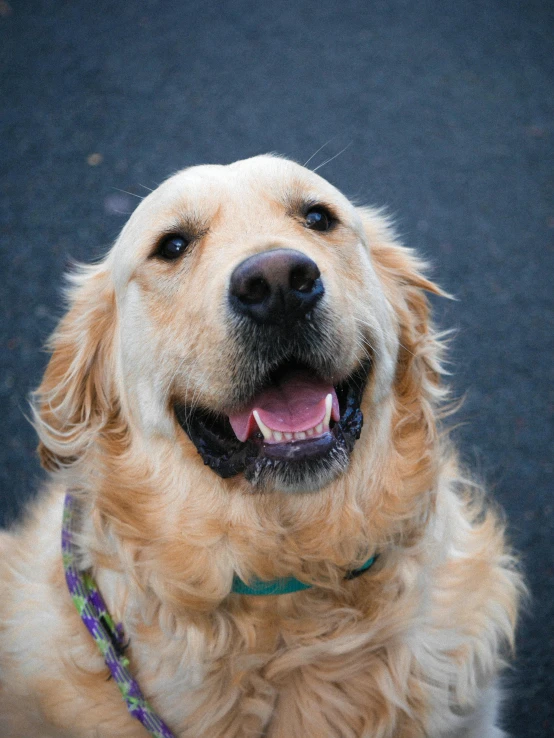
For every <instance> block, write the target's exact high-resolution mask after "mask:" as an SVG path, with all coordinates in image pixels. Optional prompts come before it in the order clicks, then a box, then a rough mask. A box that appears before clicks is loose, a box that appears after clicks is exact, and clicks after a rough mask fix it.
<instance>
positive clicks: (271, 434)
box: [254, 393, 333, 443]
mask: <svg viewBox="0 0 554 738" xmlns="http://www.w3.org/2000/svg"><path fill="white" fill-rule="evenodd" d="M332 410H333V395H332V394H331V393H329V394H328V395H327V397H326V398H325V417H324V419H323V421H322V422H321V423H319V425H316V426H315V428H308V429H307V430H305V431H297V432H296V433H289V432H287V431H284V432H282V431H278V430H272V429H271V428H268V427H267V425H266V424H265V423H264V421H263V420H262V419H261V418H260V414H259V413H258V411H257V410H254V418H255V420H256V423H257V424H258V428H259V429H260V430H261V432H262V434H263V437H264V440H265V441H274V442H277V443H279V442H280V441H282V440H283V438H284V439H285V440H286V441H292V440H294V441H304V440H306V438H309V437H311V436H313V435H319V434H321V433H323V432H324V431H327V430H329V423H330V422H331V412H332Z"/></svg>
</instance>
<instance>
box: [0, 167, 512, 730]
mask: <svg viewBox="0 0 554 738" xmlns="http://www.w3.org/2000/svg"><path fill="white" fill-rule="evenodd" d="M423 267H424V265H423V264H422V263H421V262H420V261H419V260H418V259H417V257H416V256H414V254H413V253H412V252H411V251H410V250H408V249H406V248H404V247H403V246H401V245H400V244H399V243H398V242H397V241H396V239H395V236H394V233H393V231H392V230H391V227H390V225H389V224H388V223H387V221H386V220H385V219H384V217H383V216H382V215H381V214H380V213H379V212H377V211H375V210H371V209H367V208H358V207H355V206H354V205H352V204H351V203H350V202H349V201H348V200H347V199H346V198H345V197H344V196H343V195H342V194H341V193H340V192H338V191H337V190H336V189H335V188H334V187H333V186H332V185H330V184H329V183H328V182H326V181H325V180H324V179H322V178H321V177H320V176H318V175H316V174H315V173H313V172H311V171H309V170H307V169H305V168H303V167H301V166H299V165H298V164H295V163H293V162H291V161H288V160H286V159H282V158H279V157H276V156H258V157H254V158H252V159H248V160H246V161H239V162H237V163H234V164H231V165H228V166H198V167H193V168H191V169H187V170H185V171H183V172H180V173H178V174H176V175H175V176H173V177H171V178H170V179H169V180H167V181H166V182H164V183H163V184H162V185H161V186H160V187H159V188H158V189H156V190H155V191H154V192H152V194H150V195H148V197H146V198H145V199H144V200H143V201H142V202H141V204H140V205H139V206H138V208H137V209H136V211H135V212H134V213H133V215H132V216H131V218H130V220H129V221H128V223H127V224H126V226H125V227H124V229H123V231H122V233H121V235H120V237H119V238H118V240H117V242H116V244H115V246H114V247H113V249H112V250H111V251H110V252H109V254H108V255H107V257H106V258H105V259H103V260H102V261H101V262H99V263H97V264H94V265H93V266H88V267H84V268H82V269H80V270H78V272H77V273H76V274H75V275H74V276H73V277H72V278H71V286H70V289H69V291H68V298H69V310H68V312H67V314H66V315H65V317H64V318H63V319H62V321H61V323H60V324H59V326H58V328H57V330H56V332H55V333H54V335H53V337H52V339H51V343H50V348H51V351H52V357H51V360H50V363H49V365H48V368H47V370H46V373H45V376H44V379H43V382H42V384H41V385H40V387H39V388H38V390H37V392H36V393H35V395H34V400H33V407H34V417H35V424H36V428H37V431H38V434H39V436H40V446H39V452H40V457H41V461H42V464H43V466H44V467H45V468H46V469H47V470H48V471H49V473H50V482H49V484H48V486H47V488H46V490H45V491H44V492H43V494H42V495H41V496H40V497H39V499H38V500H37V501H36V502H35V503H33V504H32V505H31V507H30V509H29V510H28V512H27V515H26V517H25V518H24V521H23V522H22V523H21V524H20V525H19V526H16V527H15V528H14V529H13V530H11V531H8V532H6V533H3V534H2V537H1V538H0V548H1V556H0V559H1V560H0V582H1V597H0V735H1V736H2V737H3V738H34V737H36V736H40V737H41V738H61V737H62V736H63V737H67V738H68V737H70V736H71V737H74V738H78V737H79V738H81V737H82V738H85V736H86V737H89V738H93V737H94V738H114V736H117V737H118V738H140V737H141V736H146V735H147V734H148V730H147V728H145V727H144V726H143V724H141V722H139V721H138V720H137V719H136V718H135V717H134V716H133V715H132V714H131V712H128V710H127V706H126V703H125V702H124V700H123V699H122V696H121V694H120V691H119V689H118V684H117V683H116V679H114V678H110V671H109V670H108V668H107V666H106V662H105V660H104V657H103V655H102V653H101V651H100V650H99V648H98V646H97V644H96V643H95V641H94V640H93V638H92V637H91V635H90V634H89V632H88V631H87V629H86V627H85V625H84V624H83V622H82V620H81V617H80V614H79V612H78V611H77V609H76V608H75V607H74V604H73V602H72V598H71V596H70V594H69V591H68V588H67V586H66V581H65V577H64V561H65V559H63V557H62V548H61V542H60V540H61V530H62V517H63V507H64V498H65V495H66V493H68V492H70V493H71V495H72V499H73V500H74V503H75V505H76V509H77V511H78V517H77V523H78V525H77V527H76V528H75V529H74V531H75V535H74V544H75V546H76V550H77V552H78V555H77V561H78V564H77V567H78V570H79V572H83V573H86V575H87V576H89V577H93V579H94V581H95V582H96V585H97V588H98V590H99V592H100V593H101V595H102V597H103V599H104V601H105V603H106V607H107V611H108V613H109V616H111V618H112V619H113V621H114V622H115V623H119V624H120V626H119V631H118V632H120V633H121V634H123V633H124V636H123V635H122V638H123V639H124V641H125V643H124V645H123V644H122V643H120V644H119V645H118V648H119V652H120V653H124V655H125V663H128V669H129V672H130V673H131V674H132V676H133V679H135V680H136V682H137V683H138V684H139V685H140V689H141V690H142V693H143V695H144V696H145V698H146V699H147V700H148V702H149V704H150V706H151V708H152V710H153V711H154V712H155V713H156V715H157V716H158V717H159V718H160V719H161V720H163V721H164V723H165V725H166V726H168V729H169V730H170V731H171V733H167V734H168V735H169V734H172V735H174V736H175V737H176V738H185V737H186V738H235V737H236V738H239V737H240V738H245V737H252V738H253V737H255V736H258V737H260V738H261V737H262V736H263V737H264V738H306V737H308V736H309V737H311V738H424V737H425V738H439V737H441V738H446V737H447V736H448V737H449V738H462V736H463V737H464V738H493V737H494V738H499V737H500V736H503V735H504V733H503V731H502V730H501V728H500V727H499V726H498V707H499V693H500V689H499V685H498V674H499V671H500V669H501V668H502V666H503V664H504V662H505V658H506V656H507V655H509V653H510V647H511V645H512V643H513V637H514V628H515V623H516V616H517V610H518V602H519V599H520V593H521V591H522V584H521V579H520V575H519V573H518V570H517V565H516V563H515V562H514V559H513V557H512V555H511V554H510V552H509V550H508V548H507V545H506V543H505V539H504V523H503V522H502V518H501V516H499V514H498V513H497V512H496V511H495V510H494V509H493V508H492V507H491V506H490V505H487V504H486V503H485V501H484V498H483V495H482V494H481V493H480V492H479V489H478V488H476V486H475V485H474V484H473V483H471V481H468V478H467V476H466V475H465V474H464V473H463V472H462V471H461V470H460V468H459V466H458V462H457V460H456V452H455V450H454V449H453V448H452V445H451V443H450V442H449V440H448V438H447V434H446V432H445V431H444V430H441V428H440V418H441V417H443V415H444V412H445V409H444V408H445V398H446V388H445V387H444V386H443V384H442V382H441V376H442V374H443V370H442V364H441V362H442V359H443V356H442V347H441V341H440V336H438V335H437V333H436V331H434V329H433V327H432V325H431V323H430V316H429V303H428V299H427V297H426V293H429V292H431V293H440V290H439V289H438V287H437V286H436V285H435V284H433V282H431V281H430V280H429V279H428V277H426V276H425V274H424V272H425V270H424V268H423ZM362 425H363V427H362ZM72 540H73V539H72ZM79 576H80V574H79ZM87 581H88V580H87ZM237 582H238V588H237ZM275 582H277V583H278V584H279V582H281V583H282V582H285V584H286V583H288V584H291V583H292V586H291V588H289V589H287V588H286V587H285V589H284V591H280V590H278V591H277V593H275V594H262V593H261V592H259V591H257V590H256V591H255V592H252V591H249V590H248V587H250V588H252V589H254V588H255V587H257V586H259V587H261V588H262V589H263V587H265V586H267V587H269V591H272V590H271V586H273V584H274V583H275ZM288 584H287V586H288ZM241 586H242V587H243V589H242V591H241ZM279 586H281V585H279ZM245 589H246V591H245ZM112 673H113V672H112ZM151 734H152V735H156V733H155V732H154V731H153V730H152V731H151ZM158 734H160V735H161V733H158Z"/></svg>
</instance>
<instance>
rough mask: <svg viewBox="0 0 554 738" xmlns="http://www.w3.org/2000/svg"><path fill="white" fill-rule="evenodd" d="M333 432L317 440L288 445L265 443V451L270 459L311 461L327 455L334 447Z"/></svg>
mask: <svg viewBox="0 0 554 738" xmlns="http://www.w3.org/2000/svg"><path fill="white" fill-rule="evenodd" d="M333 443H334V438H333V434H332V432H330V431H329V432H328V433H324V434H323V435H321V436H318V437H317V438H308V439H306V440H304V441H288V442H287V443H264V444H263V451H264V454H265V456H267V457H268V458H269V459H279V460H281V461H295V460H298V459H309V458H313V457H315V456H321V455H322V454H325V453H326V452H327V451H328V450H329V449H330V448H331V446H332V445H333Z"/></svg>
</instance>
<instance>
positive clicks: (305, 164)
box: [302, 136, 336, 167]
mask: <svg viewBox="0 0 554 738" xmlns="http://www.w3.org/2000/svg"><path fill="white" fill-rule="evenodd" d="M335 138H336V136H333V138H330V139H329V140H328V141H326V142H325V143H324V144H323V146H320V147H319V149H318V150H317V151H314V153H313V154H312V155H311V156H310V158H309V159H308V161H305V162H304V164H303V165H302V166H304V167H307V166H308V164H309V163H310V162H311V160H312V159H313V158H314V156H317V154H319V152H320V151H321V149H324V148H325V147H326V146H328V145H329V144H330V143H331V141H334V140H335Z"/></svg>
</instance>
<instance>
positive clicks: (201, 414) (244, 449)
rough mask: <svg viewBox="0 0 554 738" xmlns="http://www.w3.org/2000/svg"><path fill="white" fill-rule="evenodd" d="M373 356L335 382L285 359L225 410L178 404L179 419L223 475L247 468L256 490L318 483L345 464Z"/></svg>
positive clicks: (303, 488) (355, 434) (357, 429)
mask: <svg viewBox="0 0 554 738" xmlns="http://www.w3.org/2000/svg"><path fill="white" fill-rule="evenodd" d="M369 372H370V362H369V361H367V362H364V363H363V364H362V365H360V366H359V367H358V368H357V369H356V370H355V371H354V372H353V373H352V374H351V375H350V376H349V377H348V378H347V379H346V380H344V381H342V382H340V383H339V384H337V385H333V384H331V383H329V382H327V381H325V380H323V379H321V378H320V377H318V376H317V374H316V373H315V372H314V370H313V369H310V367H308V366H305V365H302V364H299V363H297V362H294V361H289V362H284V363H283V364H282V365H281V366H279V367H278V368H277V369H276V370H274V371H272V372H271V374H270V375H269V376H268V378H267V381H266V382H265V383H264V385H263V387H262V388H261V389H260V390H259V391H258V392H256V393H254V394H253V396H252V398H251V399H250V400H249V401H248V402H247V403H246V404H245V405H244V406H243V407H241V409H240V410H239V411H238V412H237V411H235V412H231V413H230V414H229V415H225V414H223V413H215V412H213V411H210V410H207V409H202V408H198V409H191V408H189V407H187V406H186V405H182V404H178V403H177V404H176V405H175V412H176V416H177V419H178V421H179V424H180V425H181V427H182V428H183V430H184V431H185V432H186V433H187V435H188V436H189V438H190V439H191V441H192V442H193V443H194V444H195V446H196V448H197V450H198V452H199V453H200V455H201V456H202V458H203V460H204V463H205V464H206V465H208V466H209V467H210V468H211V469H213V471H214V472H216V473H217V474H219V476H221V477H223V478H228V477H232V476H235V475H236V474H240V473H244V475H245V477H246V478H247V479H248V480H249V481H250V482H251V483H252V484H253V485H254V486H255V487H257V488H263V487H269V486H273V487H278V488H281V489H283V490H286V491H307V490H310V489H316V488H320V487H321V486H323V485H324V484H326V483H328V482H329V481H331V479H332V478H334V477H336V476H337V475H338V474H339V473H341V472H342V471H344V470H345V469H346V467H347V465H348V461H349V457H350V454H351V452H352V449H353V448H354V444H355V442H356V440H357V439H358V438H359V437H360V433H361V429H362V424H363V417H362V411H361V409H360V405H361V401H362V396H363V392H364V389H365V386H366V383H367V378H368V376H369Z"/></svg>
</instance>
